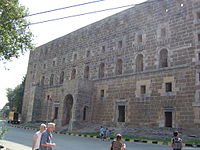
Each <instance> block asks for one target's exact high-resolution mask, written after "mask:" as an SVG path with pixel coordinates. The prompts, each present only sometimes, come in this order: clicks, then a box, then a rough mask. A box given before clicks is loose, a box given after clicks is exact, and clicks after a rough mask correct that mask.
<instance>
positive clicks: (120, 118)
mask: <svg viewBox="0 0 200 150" xmlns="http://www.w3.org/2000/svg"><path fill="white" fill-rule="evenodd" d="M118 122H125V106H118Z"/></svg>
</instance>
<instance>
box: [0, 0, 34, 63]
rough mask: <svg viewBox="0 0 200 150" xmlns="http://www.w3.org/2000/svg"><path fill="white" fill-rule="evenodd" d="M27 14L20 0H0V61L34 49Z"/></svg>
mask: <svg viewBox="0 0 200 150" xmlns="http://www.w3.org/2000/svg"><path fill="white" fill-rule="evenodd" d="M27 14H28V13H27V10H26V9H25V7H23V6H21V5H20V4H19V2H18V0H0V43H1V44H0V61H1V60H10V59H11V58H12V57H16V58H17V57H19V55H20V54H23V53H24V52H25V51H27V50H32V49H33V45H32V44H31V42H32V38H33V35H32V33H31V32H30V30H29V27H28V22H27V21H26V19H25V18H24V16H26V15H27Z"/></svg>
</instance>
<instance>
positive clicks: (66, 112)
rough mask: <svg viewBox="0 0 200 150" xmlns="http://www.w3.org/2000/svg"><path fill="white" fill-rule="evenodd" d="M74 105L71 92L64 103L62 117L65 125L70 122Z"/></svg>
mask: <svg viewBox="0 0 200 150" xmlns="http://www.w3.org/2000/svg"><path fill="white" fill-rule="evenodd" d="M72 107H73V97H72V95H71V94H69V95H67V96H66V97H65V100H64V105H63V119H62V125H63V126H64V125H67V124H69V122H70V120H71V117H72Z"/></svg>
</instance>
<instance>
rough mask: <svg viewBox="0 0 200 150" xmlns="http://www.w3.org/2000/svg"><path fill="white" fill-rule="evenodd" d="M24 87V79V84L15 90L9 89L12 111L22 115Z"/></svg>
mask: <svg viewBox="0 0 200 150" xmlns="http://www.w3.org/2000/svg"><path fill="white" fill-rule="evenodd" d="M24 86H25V78H24V79H23V81H22V83H21V84H20V85H18V86H17V87H15V88H14V89H11V88H8V89H7V98H8V101H9V106H10V110H13V111H15V112H18V113H21V110H22V102H23V96H24Z"/></svg>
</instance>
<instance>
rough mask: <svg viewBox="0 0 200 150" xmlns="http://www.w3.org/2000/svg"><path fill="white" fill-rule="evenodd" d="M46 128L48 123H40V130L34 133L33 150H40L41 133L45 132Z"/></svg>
mask: <svg viewBox="0 0 200 150" xmlns="http://www.w3.org/2000/svg"><path fill="white" fill-rule="evenodd" d="M44 130H46V125H45V124H43V123H42V124H41V125H40V130H39V131H37V132H36V133H35V134H34V135H33V139H32V150H39V148H40V139H41V135H42V133H43V131H44Z"/></svg>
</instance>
